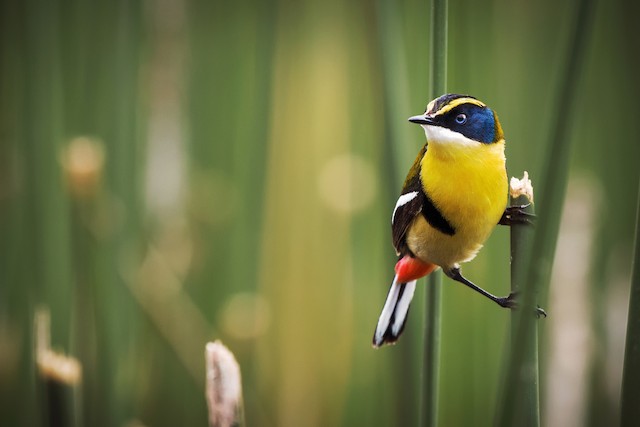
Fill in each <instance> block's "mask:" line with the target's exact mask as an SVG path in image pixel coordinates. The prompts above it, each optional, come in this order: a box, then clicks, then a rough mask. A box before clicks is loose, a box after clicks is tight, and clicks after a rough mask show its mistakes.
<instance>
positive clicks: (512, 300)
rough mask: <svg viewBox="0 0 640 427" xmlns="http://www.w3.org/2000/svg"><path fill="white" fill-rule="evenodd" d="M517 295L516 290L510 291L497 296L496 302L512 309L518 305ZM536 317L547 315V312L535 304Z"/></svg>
mask: <svg viewBox="0 0 640 427" xmlns="http://www.w3.org/2000/svg"><path fill="white" fill-rule="evenodd" d="M517 297H518V292H511V293H510V294H509V296H507V297H503V298H498V299H497V300H496V302H497V303H498V305H500V306H501V307H504V308H510V309H513V308H517V307H518V302H517V301H516V298H517ZM536 317H537V318H538V319H539V318H541V317H547V312H546V311H544V309H543V308H541V307H540V306H536Z"/></svg>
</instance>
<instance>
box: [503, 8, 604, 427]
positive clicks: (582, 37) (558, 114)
mask: <svg viewBox="0 0 640 427" xmlns="http://www.w3.org/2000/svg"><path fill="white" fill-rule="evenodd" d="M593 12H594V1H593V0H580V1H579V2H578V8H577V14H576V23H575V26H574V28H573V31H572V33H571V35H570V40H569V49H568V54H567V62H566V64H565V67H564V70H563V71H562V74H561V78H560V87H559V88H558V91H557V93H558V98H557V100H556V102H555V103H554V105H555V106H556V111H555V114H554V115H553V116H552V117H553V120H554V122H553V123H552V126H551V130H552V134H551V137H550V141H549V142H550V144H549V147H548V149H547V152H546V158H545V161H544V162H543V164H544V166H545V167H544V171H543V173H542V174H541V175H540V178H539V179H537V182H539V185H538V186H537V188H539V191H538V192H537V194H538V195H539V197H538V198H537V200H538V203H537V206H538V208H539V209H538V212H539V218H538V223H537V225H536V231H535V235H534V237H533V244H532V250H531V254H532V256H531V257H527V259H524V262H523V263H522V265H521V266H520V268H519V269H521V270H522V271H524V272H526V274H525V275H524V280H523V282H522V291H521V297H522V298H521V307H522V309H521V310H516V311H514V314H513V325H514V326H513V330H514V332H515V335H514V340H513V343H512V347H511V348H512V352H511V355H510V358H509V359H508V361H507V366H506V369H505V377H504V380H503V386H502V398H501V399H499V401H498V405H500V407H499V410H498V412H497V423H496V425H498V426H504V427H507V426H512V425H538V424H536V422H537V423H539V407H538V408H537V412H538V415H537V417H534V418H530V414H529V413H528V412H527V411H524V410H520V405H519V402H522V400H523V399H524V397H523V394H524V393H526V391H525V390H526V387H524V386H523V382H522V373H523V372H524V371H523V370H524V369H525V366H526V363H527V360H529V359H528V358H529V357H530V355H529V354H528V353H530V352H533V351H534V350H535V349H532V348H531V347H530V346H529V345H528V343H530V342H531V340H532V338H531V336H532V335H533V334H535V331H536V326H535V325H534V324H535V323H536V317H535V315H534V314H533V313H534V310H535V305H536V300H537V298H538V294H539V293H546V287H547V286H548V283H549V277H550V275H551V266H552V263H553V258H554V255H555V246H556V240H557V236H558V231H559V227H560V213H561V209H562V201H563V200H564V196H565V192H566V186H567V180H568V168H569V157H570V154H571V140H572V139H571V138H570V135H569V131H570V124H571V119H572V115H571V113H572V112H573V110H574V104H575V101H576V93H577V89H578V83H579V81H580V79H579V77H580V70H581V68H582V64H583V63H584V56H585V53H586V47H587V42H588V40H589V35H590V32H591V24H592V22H593V19H592V18H593ZM537 406H539V405H537ZM536 420H537V421H536Z"/></svg>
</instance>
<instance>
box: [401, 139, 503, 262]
mask: <svg viewBox="0 0 640 427" xmlns="http://www.w3.org/2000/svg"><path fill="white" fill-rule="evenodd" d="M421 179H422V182H423V185H424V187H425V191H426V193H427V194H428V196H429V197H430V198H431V200H432V202H433V204H434V205H435V206H436V208H437V209H438V210H439V211H440V213H441V214H442V215H443V216H444V218H445V219H446V220H447V221H448V222H449V223H450V224H451V225H452V226H453V228H454V229H455V230H456V232H455V234H454V235H452V236H449V235H447V234H444V233H442V232H440V231H439V230H437V229H435V228H433V227H431V226H430V225H429V223H428V222H427V221H426V220H425V219H424V217H423V216H422V215H418V216H417V217H416V219H415V220H414V222H413V224H412V225H411V226H410V227H409V230H408V232H407V244H408V246H409V249H411V251H412V252H413V253H414V254H415V255H416V256H417V257H418V258H420V259H421V260H422V261H424V262H431V263H434V264H437V265H439V266H441V267H442V268H444V269H450V268H453V267H456V266H457V265H458V264H460V263H462V262H466V261H470V260H471V259H473V258H474V257H475V256H476V254H477V253H478V251H479V250H480V248H481V247H482V245H483V244H484V242H485V240H486V239H487V238H488V237H489V235H490V234H491V231H492V230H493V228H494V227H495V226H496V225H497V223H498V221H499V220H500V217H501V216H502V214H503V212H504V210H505V208H506V206H507V174H506V169H505V158H504V141H501V142H498V143H495V144H478V146H471V147H469V146H465V147H460V146H456V145H453V146H451V145H439V144H433V143H430V144H429V148H428V149H427V153H426V154H425V156H424V157H423V159H422V162H421Z"/></svg>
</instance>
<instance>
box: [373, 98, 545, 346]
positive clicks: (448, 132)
mask: <svg viewBox="0 0 640 427" xmlns="http://www.w3.org/2000/svg"><path fill="white" fill-rule="evenodd" d="M409 121H410V122H412V123H417V124H419V125H420V126H422V127H423V128H424V131H425V134H426V136H427V142H426V144H425V145H424V147H422V150H420V153H418V157H416V160H415V162H414V163H413V166H412V167H411V169H410V170H409V174H408V175H407V178H406V180H405V182H404V186H403V188H402V192H401V194H400V197H399V198H398V201H397V202H396V206H395V209H394V210H393V214H392V216H391V228H392V236H393V246H394V247H395V249H396V253H397V254H398V257H399V260H398V262H397V263H396V266H395V273H396V274H395V277H394V279H393V282H392V284H391V289H390V290H389V294H388V296H387V300H386V302H385V304H384V307H383V309H382V313H381V314H380V318H379V320H378V324H377V327H376V331H375V333H374V336H373V346H374V347H380V346H382V345H383V344H385V343H394V342H395V341H396V340H397V339H398V337H399V336H400V334H401V333H402V331H403V329H404V324H405V322H406V320H407V314H408V311H409V304H410V303H411V299H412V298H413V293H414V291H415V287H416V281H417V279H419V278H421V277H424V276H426V275H428V274H429V273H431V272H433V271H434V270H435V269H436V268H438V267H440V268H442V271H443V272H444V274H446V275H447V276H448V277H450V278H451V279H453V280H455V281H457V282H460V283H463V284H464V285H466V286H468V287H470V288H471V289H473V290H475V291H476V292H479V293H481V294H482V295H484V296H485V297H487V298H489V299H490V300H492V301H494V302H496V303H497V304H499V305H500V306H502V307H508V308H513V307H514V306H515V295H513V294H511V295H509V296H507V297H496V296H494V295H492V294H490V293H489V292H487V291H485V290H484V289H482V288H480V287H478V286H476V285H475V284H473V283H472V282H471V281H469V280H467V279H466V278H465V277H464V276H462V273H461V271H460V264H461V263H463V262H467V261H471V260H472V259H473V258H474V257H475V256H476V254H477V253H478V251H479V250H480V248H481V247H482V245H483V243H484V242H485V240H486V239H487V237H489V234H491V231H492V230H493V228H494V227H495V226H496V225H497V224H499V223H500V224H505V225H510V224H511V223H513V222H516V221H517V222H521V221H524V222H528V221H530V219H529V218H527V217H526V214H524V212H523V211H522V210H521V209H519V207H517V206H516V207H510V208H507V201H508V188H507V185H508V183H507V171H506V165H505V155H504V147H505V140H504V134H503V132H502V127H501V126H500V122H499V121H498V116H497V115H496V114H495V113H494V112H493V110H491V109H490V108H489V107H487V106H486V105H485V104H484V103H483V102H481V101H479V100H478V99H476V98H474V97H472V96H468V95H457V94H447V95H443V96H441V97H439V98H436V99H434V100H433V101H431V102H430V103H429V105H428V106H427V110H426V111H425V113H424V114H421V115H419V116H414V117H410V118H409ZM540 311H541V310H540ZM542 313H543V312H542Z"/></svg>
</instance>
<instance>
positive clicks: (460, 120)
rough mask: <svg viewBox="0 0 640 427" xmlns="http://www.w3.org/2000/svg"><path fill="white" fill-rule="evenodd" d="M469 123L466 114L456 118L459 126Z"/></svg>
mask: <svg viewBox="0 0 640 427" xmlns="http://www.w3.org/2000/svg"><path fill="white" fill-rule="evenodd" d="M466 122H467V115H466V114H458V115H457V116H456V123H458V124H459V125H463V124H465V123H466Z"/></svg>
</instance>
